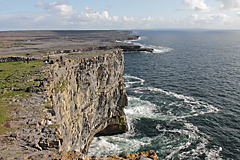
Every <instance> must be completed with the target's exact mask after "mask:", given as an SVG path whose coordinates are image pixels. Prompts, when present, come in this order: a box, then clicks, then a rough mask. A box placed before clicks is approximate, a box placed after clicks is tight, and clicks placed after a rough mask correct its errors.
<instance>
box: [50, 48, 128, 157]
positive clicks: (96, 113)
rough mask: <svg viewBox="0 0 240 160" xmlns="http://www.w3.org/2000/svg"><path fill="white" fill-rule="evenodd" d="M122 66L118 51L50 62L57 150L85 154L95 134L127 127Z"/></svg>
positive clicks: (117, 131) (110, 132) (113, 132)
mask: <svg viewBox="0 0 240 160" xmlns="http://www.w3.org/2000/svg"><path fill="white" fill-rule="evenodd" d="M123 69H124V56H123V53H122V51H121V50H113V51H111V52H110V53H108V54H102V55H99V56H95V57H90V58H80V59H77V60H68V59H64V60H63V61H62V62H58V63H54V64H52V65H51V67H50V70H49V72H50V80H51V84H50V90H49V96H50V98H51V100H52V106H53V112H52V116H53V119H54V117H55V121H57V122H58V123H59V125H60V127H59V132H60V135H61V137H62V140H61V144H60V150H63V151H71V150H74V151H80V152H82V153H84V154H87V152H88V148H89V146H90V143H91V141H92V140H93V137H94V135H96V134H100V135H112V134H119V133H124V132H126V131H127V130H128V128H127V123H126V118H125V114H124V111H123V108H124V107H125V106H126V105H127V95H126V89H125V86H124V80H123Z"/></svg>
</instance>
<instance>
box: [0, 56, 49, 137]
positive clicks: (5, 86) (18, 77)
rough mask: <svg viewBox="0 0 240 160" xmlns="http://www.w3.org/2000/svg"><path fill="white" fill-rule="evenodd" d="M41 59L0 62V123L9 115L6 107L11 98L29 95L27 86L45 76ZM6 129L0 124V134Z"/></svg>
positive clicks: (35, 83)
mask: <svg viewBox="0 0 240 160" xmlns="http://www.w3.org/2000/svg"><path fill="white" fill-rule="evenodd" d="M44 65H45V64H44V62H43V60H35V61H30V62H29V64H28V63H27V62H26V63H23V62H22V61H19V62H4V63H0V93H1V94H0V124H1V123H2V122H4V121H5V120H7V119H10V118H11V117H10V116H9V115H8V109H9V108H10V107H9V106H10V104H9V103H8V102H9V101H11V99H12V98H13V97H14V96H16V95H19V96H20V97H26V96H27V95H30V93H29V92H26V89H27V88H28V87H33V86H36V87H37V86H38V85H39V83H40V81H42V80H44V78H47V75H46V73H44V72H42V70H43V66H44ZM7 130H8V129H7V128H5V127H1V126H0V134H3V133H4V132H5V131H7Z"/></svg>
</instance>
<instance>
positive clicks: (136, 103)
mask: <svg viewBox="0 0 240 160" xmlns="http://www.w3.org/2000/svg"><path fill="white" fill-rule="evenodd" d="M133 33H134V34H135V35H139V36H140V39H138V40H136V41H131V42H125V43H134V44H136V45H141V46H142V47H146V48H153V49H154V51H153V52H152V53H149V52H129V53H124V58H125V68H124V79H125V85H126V90H127V95H128V106H126V108H125V113H126V116H127V122H128V125H129V131H128V132H127V133H124V134H120V135H114V136H103V137H95V138H94V140H93V142H92V144H91V146H90V149H89V155H99V156H104V155H113V154H114V155H119V154H122V153H126V152H142V151H149V150H153V151H155V152H156V153H157V155H158V156H159V158H160V159H234V160H235V159H240V31H226V30H138V31H134V32H133Z"/></svg>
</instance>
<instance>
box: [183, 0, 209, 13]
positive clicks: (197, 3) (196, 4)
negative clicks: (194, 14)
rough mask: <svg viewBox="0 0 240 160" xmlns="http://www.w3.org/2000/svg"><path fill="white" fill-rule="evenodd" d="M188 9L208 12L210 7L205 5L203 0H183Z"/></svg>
mask: <svg viewBox="0 0 240 160" xmlns="http://www.w3.org/2000/svg"><path fill="white" fill-rule="evenodd" d="M183 2H184V3H185V4H186V5H188V7H189V9H190V10H194V11H200V12H208V11H209V10H210V9H211V7H210V6H207V4H206V3H205V1H204V0H183Z"/></svg>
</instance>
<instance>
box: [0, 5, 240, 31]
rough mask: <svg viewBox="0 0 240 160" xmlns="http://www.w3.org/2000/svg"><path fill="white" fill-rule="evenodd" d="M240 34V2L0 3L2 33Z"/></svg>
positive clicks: (0, 28) (0, 27)
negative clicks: (162, 31)
mask: <svg viewBox="0 0 240 160" xmlns="http://www.w3.org/2000/svg"><path fill="white" fill-rule="evenodd" d="M89 29H90V30H92V29H100V30H110V29H114V30H115V29H117V30H129V29H130V30H135V29H240V0H101V1H100V0H98V1H97V0H62V1H58V0H21V1H20V0H0V30H89Z"/></svg>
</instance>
